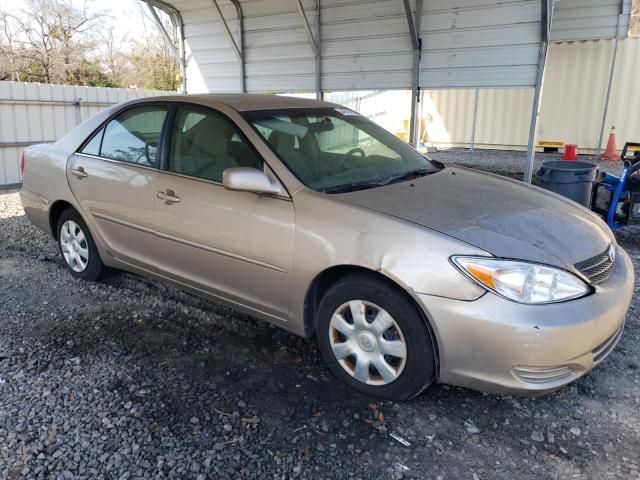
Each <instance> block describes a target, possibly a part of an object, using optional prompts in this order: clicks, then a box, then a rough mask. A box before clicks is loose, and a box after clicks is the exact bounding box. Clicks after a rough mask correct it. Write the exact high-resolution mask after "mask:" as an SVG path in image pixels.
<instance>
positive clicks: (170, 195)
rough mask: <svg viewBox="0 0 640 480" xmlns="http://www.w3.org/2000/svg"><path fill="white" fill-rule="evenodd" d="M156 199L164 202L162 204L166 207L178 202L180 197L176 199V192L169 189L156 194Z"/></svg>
mask: <svg viewBox="0 0 640 480" xmlns="http://www.w3.org/2000/svg"><path fill="white" fill-rule="evenodd" d="M156 197H158V198H159V199H160V200H164V203H165V204H166V205H171V204H174V203H178V202H180V197H177V196H176V192H174V191H173V190H170V189H167V191H166V192H162V191H160V192H157V193H156Z"/></svg>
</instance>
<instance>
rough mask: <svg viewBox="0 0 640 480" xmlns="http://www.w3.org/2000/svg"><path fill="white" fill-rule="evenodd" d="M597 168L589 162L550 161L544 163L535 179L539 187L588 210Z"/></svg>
mask: <svg viewBox="0 0 640 480" xmlns="http://www.w3.org/2000/svg"><path fill="white" fill-rule="evenodd" d="M597 170H598V167H597V165H594V164H593V163H589V162H578V161H567V160H552V161H549V162H544V163H543V164H542V167H541V168H540V170H538V171H537V172H536V177H538V178H539V179H540V186H541V187H542V188H546V189H547V190H551V191H552V192H555V193H558V194H560V195H562V196H563V197H567V198H570V199H571V200H573V201H574V202H578V203H579V204H581V205H584V206H585V207H587V208H589V206H590V203H591V190H592V189H593V181H594V180H595V178H596V173H597Z"/></svg>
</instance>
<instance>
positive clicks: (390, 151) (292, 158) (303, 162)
mask: <svg viewBox="0 0 640 480" xmlns="http://www.w3.org/2000/svg"><path fill="white" fill-rule="evenodd" d="M245 118H246V119H247V121H249V122H250V123H251V124H252V125H253V127H254V128H255V129H256V130H257V131H258V133H259V134H260V135H261V136H262V137H263V138H264V139H265V141H266V142H267V143H268V144H269V146H270V147H271V149H272V150H273V151H274V152H275V153H276V154H277V155H278V156H279V157H280V159H281V160H282V161H283V162H284V163H285V164H286V165H287V167H288V168H289V169H290V170H291V171H292V172H293V173H294V175H296V177H298V178H299V179H300V180H301V181H302V182H303V183H304V184H305V185H306V186H308V187H309V188H312V189H314V190H318V191H322V192H327V193H339V192H345V191H351V190H360V189H364V188H372V187H377V186H382V185H388V184H390V183H393V182H396V181H402V180H409V179H412V178H416V177H418V176H423V175H426V174H429V173H434V172H437V171H438V170H440V168H441V167H439V166H437V165H435V164H434V163H433V162H431V161H429V160H428V159H427V158H425V157H423V156H422V155H420V154H419V153H418V152H417V151H415V150H414V149H413V148H411V147H410V146H408V145H407V144H405V143H404V142H402V141H401V140H399V139H398V138H396V137H395V136H394V135H392V134H391V133H389V132H387V131H386V130H384V129H383V128H382V127H380V126H378V125H376V124H375V123H373V122H372V121H370V120H368V119H367V118H365V117H363V116H361V115H359V114H358V113H356V112H353V111H351V110H349V109H347V108H319V109H289V110H279V111H272V110H270V111H256V112H248V113H246V114H245Z"/></svg>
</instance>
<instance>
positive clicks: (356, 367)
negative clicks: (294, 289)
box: [316, 274, 436, 400]
mask: <svg viewBox="0 0 640 480" xmlns="http://www.w3.org/2000/svg"><path fill="white" fill-rule="evenodd" d="M316 332H317V336H318V344H319V346H320V350H321V351H322V354H323V356H324V358H325V361H326V362H327V363H328V364H329V366H330V368H331V370H332V371H333V372H334V374H335V375H336V376H337V377H338V378H340V379H341V380H343V381H344V382H346V383H347V384H349V385H351V386H352V387H353V388H355V389H357V390H359V391H361V392H363V393H365V394H367V395H371V396H375V397H381V398H386V399H390V400H407V399H409V398H412V397H414V396H416V395H418V394H419V393H420V392H421V391H422V390H424V389H425V388H427V387H428V386H429V385H431V384H432V383H433V382H434V381H435V379H436V359H435V350H434V344H433V340H432V337H431V332H430V330H429V327H428V326H427V324H426V323H425V320H424V318H423V317H422V315H421V314H420V312H419V311H418V310H417V307H416V305H415V304H414V303H413V302H412V301H411V299H410V298H409V297H408V296H407V295H406V293H405V292H403V291H402V290H400V289H399V288H397V287H395V286H394V285H392V284H390V283H389V282H386V281H383V280H379V279H377V278H375V277H373V276H370V275H362V274H355V275H349V276H347V277H345V278H343V279H341V280H339V281H338V282H336V283H335V284H334V285H332V286H331V287H330V288H329V290H328V291H327V293H326V294H325V296H324V297H323V298H322V301H321V302H320V307H319V309H318V318H317V330H316Z"/></svg>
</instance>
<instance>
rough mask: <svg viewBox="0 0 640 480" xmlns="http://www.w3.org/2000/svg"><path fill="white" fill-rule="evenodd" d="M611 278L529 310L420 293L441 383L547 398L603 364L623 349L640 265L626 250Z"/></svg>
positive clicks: (493, 298)
mask: <svg viewBox="0 0 640 480" xmlns="http://www.w3.org/2000/svg"><path fill="white" fill-rule="evenodd" d="M617 253H618V255H617V260H616V267H615V270H614V272H613V274H612V275H611V277H610V278H609V279H608V280H607V281H605V282H603V283H602V284H600V285H597V286H596V287H595V293H593V294H592V295H589V296H587V297H583V298H580V299H577V300H571V301H568V302H562V303H555V304H547V305H522V304H518V303H515V302H511V301H509V300H505V299H503V298H501V297H499V296H497V295H495V294H493V293H487V294H485V295H483V296H482V297H480V298H479V299H478V300H474V301H460V300H452V299H448V298H442V297H434V296H430V295H422V294H418V295H417V296H416V297H417V300H418V302H419V303H420V304H421V306H422V308H423V309H424V311H425V312H426V314H427V316H428V318H429V319H430V320H431V324H432V327H433V330H434V332H435V335H436V339H437V341H438V352H439V359H440V376H439V381H440V382H442V383H448V384H452V385H459V386H465V387H470V388H476V389H480V390H485V391H493V392H502V393H520V394H523V393H527V392H528V393H531V394H535V393H544V392H546V391H550V390H553V389H556V388H558V387H560V386H562V385H565V384H567V383H569V382H571V381H573V380H575V379H576V378H579V377H580V376H582V375H584V374H585V373H587V372H588V371H589V370H591V369H592V368H593V367H595V366H596V365H597V364H598V363H600V362H601V361H602V360H603V359H604V358H605V357H606V356H607V355H608V354H609V352H611V350H612V349H613V348H614V347H615V345H616V344H617V342H618V340H619V338H620V336H621V335H622V329H623V326H624V320H625V316H626V314H627V310H628V308H629V304H630V303H631V297H632V294H633V284H634V274H633V264H632V263H631V259H630V258H629V256H628V255H627V253H626V252H625V251H624V250H622V249H621V248H619V247H618V252H617Z"/></svg>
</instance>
